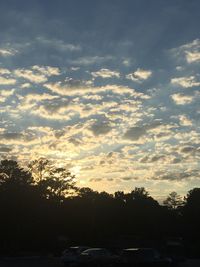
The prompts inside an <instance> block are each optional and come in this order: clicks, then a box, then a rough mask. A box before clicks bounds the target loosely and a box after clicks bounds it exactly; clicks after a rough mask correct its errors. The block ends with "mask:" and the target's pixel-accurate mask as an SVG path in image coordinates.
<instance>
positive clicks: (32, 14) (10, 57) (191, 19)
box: [0, 0, 200, 198]
mask: <svg viewBox="0 0 200 267" xmlns="http://www.w3.org/2000/svg"><path fill="white" fill-rule="evenodd" d="M199 9H200V2H199V0H190V1H188V0H168V1H166V0H151V1H149V0H124V1H122V0H97V1H94V0H91V1H90V0H84V1H83V0H59V1H55V0H34V1H33V0H32V1H27V0H18V1H16V0H15V1H14V0H13V1H10V0H5V1H4V0H1V1H0V113H1V115H0V159H3V158H14V159H17V160H19V161H22V162H26V161H29V160H31V159H35V158H38V157H47V158H49V159H52V160H54V161H55V162H58V163H60V164H64V165H65V166H66V167H67V168H69V169H70V170H71V172H73V173H75V174H76V177H77V183H78V185H81V186H89V187H92V188H93V189H97V190H106V191H109V192H114V191H117V190H125V191H127V190H131V189H132V188H134V187H135V186H145V187H146V188H147V190H148V191H149V192H150V193H151V194H152V195H153V196H155V197H157V198H162V197H163V196H165V195H167V194H168V193H169V192H171V191H173V190H175V191H177V192H178V193H180V194H185V193H186V192H187V191H188V190H189V189H191V188H193V187H195V186H200V179H199V178H200V161H199V159H200V119H199V118H200V105H199V104H200V90H199V88H200V73H199V70H200V32H199V28H200V19H199Z"/></svg>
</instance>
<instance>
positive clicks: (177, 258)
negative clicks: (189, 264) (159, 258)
mask: <svg viewBox="0 0 200 267" xmlns="http://www.w3.org/2000/svg"><path fill="white" fill-rule="evenodd" d="M166 254H167V255H168V256H169V257H170V258H171V259H172V260H173V262H174V264H179V263H182V262H185V261H186V256H185V249H184V246H183V244H182V243H181V242H176V241H169V242H168V243H167V246H166Z"/></svg>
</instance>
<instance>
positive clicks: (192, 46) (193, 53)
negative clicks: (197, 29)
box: [171, 39, 200, 64]
mask: <svg viewBox="0 0 200 267" xmlns="http://www.w3.org/2000/svg"><path fill="white" fill-rule="evenodd" d="M171 52H172V54H174V55H175V57H178V58H185V60H186V62H187V63H188V64H192V63H197V62H199V61H200V40H199V39H195V40H193V41H192V42H190V43H187V44H184V45H182V46H179V47H177V48H173V49H172V50H171Z"/></svg>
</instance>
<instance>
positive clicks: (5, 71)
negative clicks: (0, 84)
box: [0, 68, 11, 75]
mask: <svg viewBox="0 0 200 267" xmlns="http://www.w3.org/2000/svg"><path fill="white" fill-rule="evenodd" d="M10 73H11V72H10V70H8V69H5V68H0V75H4V74H10Z"/></svg>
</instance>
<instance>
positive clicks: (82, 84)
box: [44, 81, 150, 99]
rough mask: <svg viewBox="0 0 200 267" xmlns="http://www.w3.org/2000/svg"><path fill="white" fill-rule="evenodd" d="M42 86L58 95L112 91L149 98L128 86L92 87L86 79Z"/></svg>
mask: <svg viewBox="0 0 200 267" xmlns="http://www.w3.org/2000/svg"><path fill="white" fill-rule="evenodd" d="M44 86H45V87H46V88H47V89H49V90H51V91H52V92H54V93H57V94H59V95H66V96H67V95H69V96H70V95H85V94H87V93H88V94H89V93H90V94H96V93H97V92H98V93H99V92H106V91H112V92H113V93H116V94H120V95H123V94H130V95H131V96H134V97H138V98H142V99H149V98H150V97H149V96H148V95H145V94H143V93H140V92H136V91H135V90H134V89H132V88H129V87H127V86H120V85H115V84H111V85H105V86H98V87H95V86H94V87H92V86H91V85H88V84H87V81H74V82H72V81H70V82H68V83H66V84H64V85H63V84H62V83H61V82H56V83H46V84H44Z"/></svg>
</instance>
